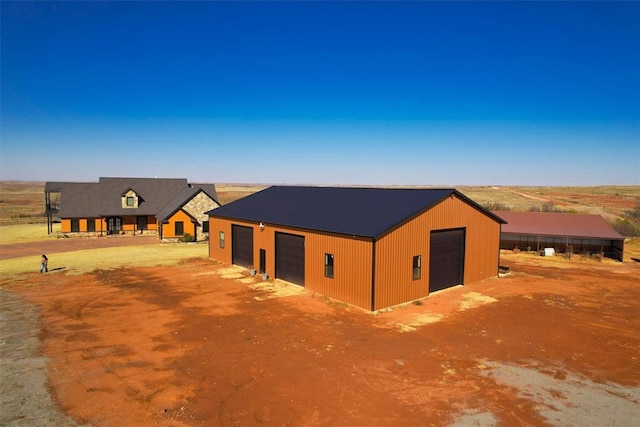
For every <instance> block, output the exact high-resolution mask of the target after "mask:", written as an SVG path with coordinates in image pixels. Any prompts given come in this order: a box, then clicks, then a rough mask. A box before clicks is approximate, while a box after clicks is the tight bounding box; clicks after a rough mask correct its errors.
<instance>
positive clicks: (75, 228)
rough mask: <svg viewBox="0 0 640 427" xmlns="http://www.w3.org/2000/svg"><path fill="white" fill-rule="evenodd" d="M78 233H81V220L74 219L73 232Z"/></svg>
mask: <svg viewBox="0 0 640 427" xmlns="http://www.w3.org/2000/svg"><path fill="white" fill-rule="evenodd" d="M78 231H80V220H79V219H72V220H71V232H72V233H77V232H78Z"/></svg>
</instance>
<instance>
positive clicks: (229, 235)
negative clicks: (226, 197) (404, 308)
mask: <svg viewBox="0 0 640 427" xmlns="http://www.w3.org/2000/svg"><path fill="white" fill-rule="evenodd" d="M209 216H210V219H209V221H210V232H211V234H210V235H211V240H210V243H209V244H210V246H209V254H210V257H211V258H212V259H215V260H219V261H221V262H224V263H227V264H236V265H239V266H242V267H248V268H254V269H255V270H256V271H257V272H258V273H264V274H267V275H268V276H269V277H274V278H279V279H283V280H286V281H289V282H292V283H295V284H297V285H300V286H304V287H306V288H307V289H309V290H311V291H313V292H317V293H319V294H322V295H326V296H328V297H330V298H333V299H336V300H339V301H343V302H346V303H348V304H351V305H355V306H358V307H361V308H363V309H366V310H371V311H376V310H380V309H383V308H387V307H391V306H394V305H397V304H402V303H406V302H409V301H412V300H416V299H420V298H423V297H426V296H427V295H429V293H431V292H434V291H438V290H441V289H445V288H448V287H451V286H455V285H462V284H468V283H472V282H475V281H479V280H482V279H485V278H488V277H493V276H496V275H497V274H498V264H499V252H500V250H499V242H500V226H501V224H503V223H504V221H503V220H502V219H501V218H500V217H499V216H497V215H495V214H493V213H491V212H489V211H487V210H485V209H484V208H482V207H481V206H480V205H478V204H477V203H475V202H473V201H472V200H470V199H469V198H467V197H466V196H464V195H463V194H461V193H460V192H458V191H456V190H455V189H418V188H408V189H405V188H363V187H355V188H350V187H300V186H274V187H269V188H267V189H265V190H263V191H260V192H258V193H255V194H252V195H250V196H247V197H245V198H243V199H240V200H237V201H235V202H233V203H229V204H227V205H225V206H223V207H220V208H218V209H215V210H212V211H210V212H209Z"/></svg>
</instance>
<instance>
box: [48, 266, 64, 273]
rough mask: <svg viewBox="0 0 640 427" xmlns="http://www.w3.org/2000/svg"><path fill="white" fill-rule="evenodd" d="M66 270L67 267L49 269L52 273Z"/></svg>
mask: <svg viewBox="0 0 640 427" xmlns="http://www.w3.org/2000/svg"><path fill="white" fill-rule="evenodd" d="M65 268H67V267H56V268H50V269H49V272H51V271H58V270H64V269H65Z"/></svg>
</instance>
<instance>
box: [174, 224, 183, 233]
mask: <svg viewBox="0 0 640 427" xmlns="http://www.w3.org/2000/svg"><path fill="white" fill-rule="evenodd" d="M183 234H184V222H182V221H176V227H175V235H176V236H182V235H183Z"/></svg>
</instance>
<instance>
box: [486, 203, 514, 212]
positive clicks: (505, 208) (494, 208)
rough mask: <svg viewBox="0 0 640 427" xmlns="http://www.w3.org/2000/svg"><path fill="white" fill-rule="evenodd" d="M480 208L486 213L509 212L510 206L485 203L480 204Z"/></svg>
mask: <svg viewBox="0 0 640 427" xmlns="http://www.w3.org/2000/svg"><path fill="white" fill-rule="evenodd" d="M482 207H483V208H485V209H486V210H488V211H510V210H511V206H509V205H505V204H504V203H501V202H486V203H483V204H482Z"/></svg>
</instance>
